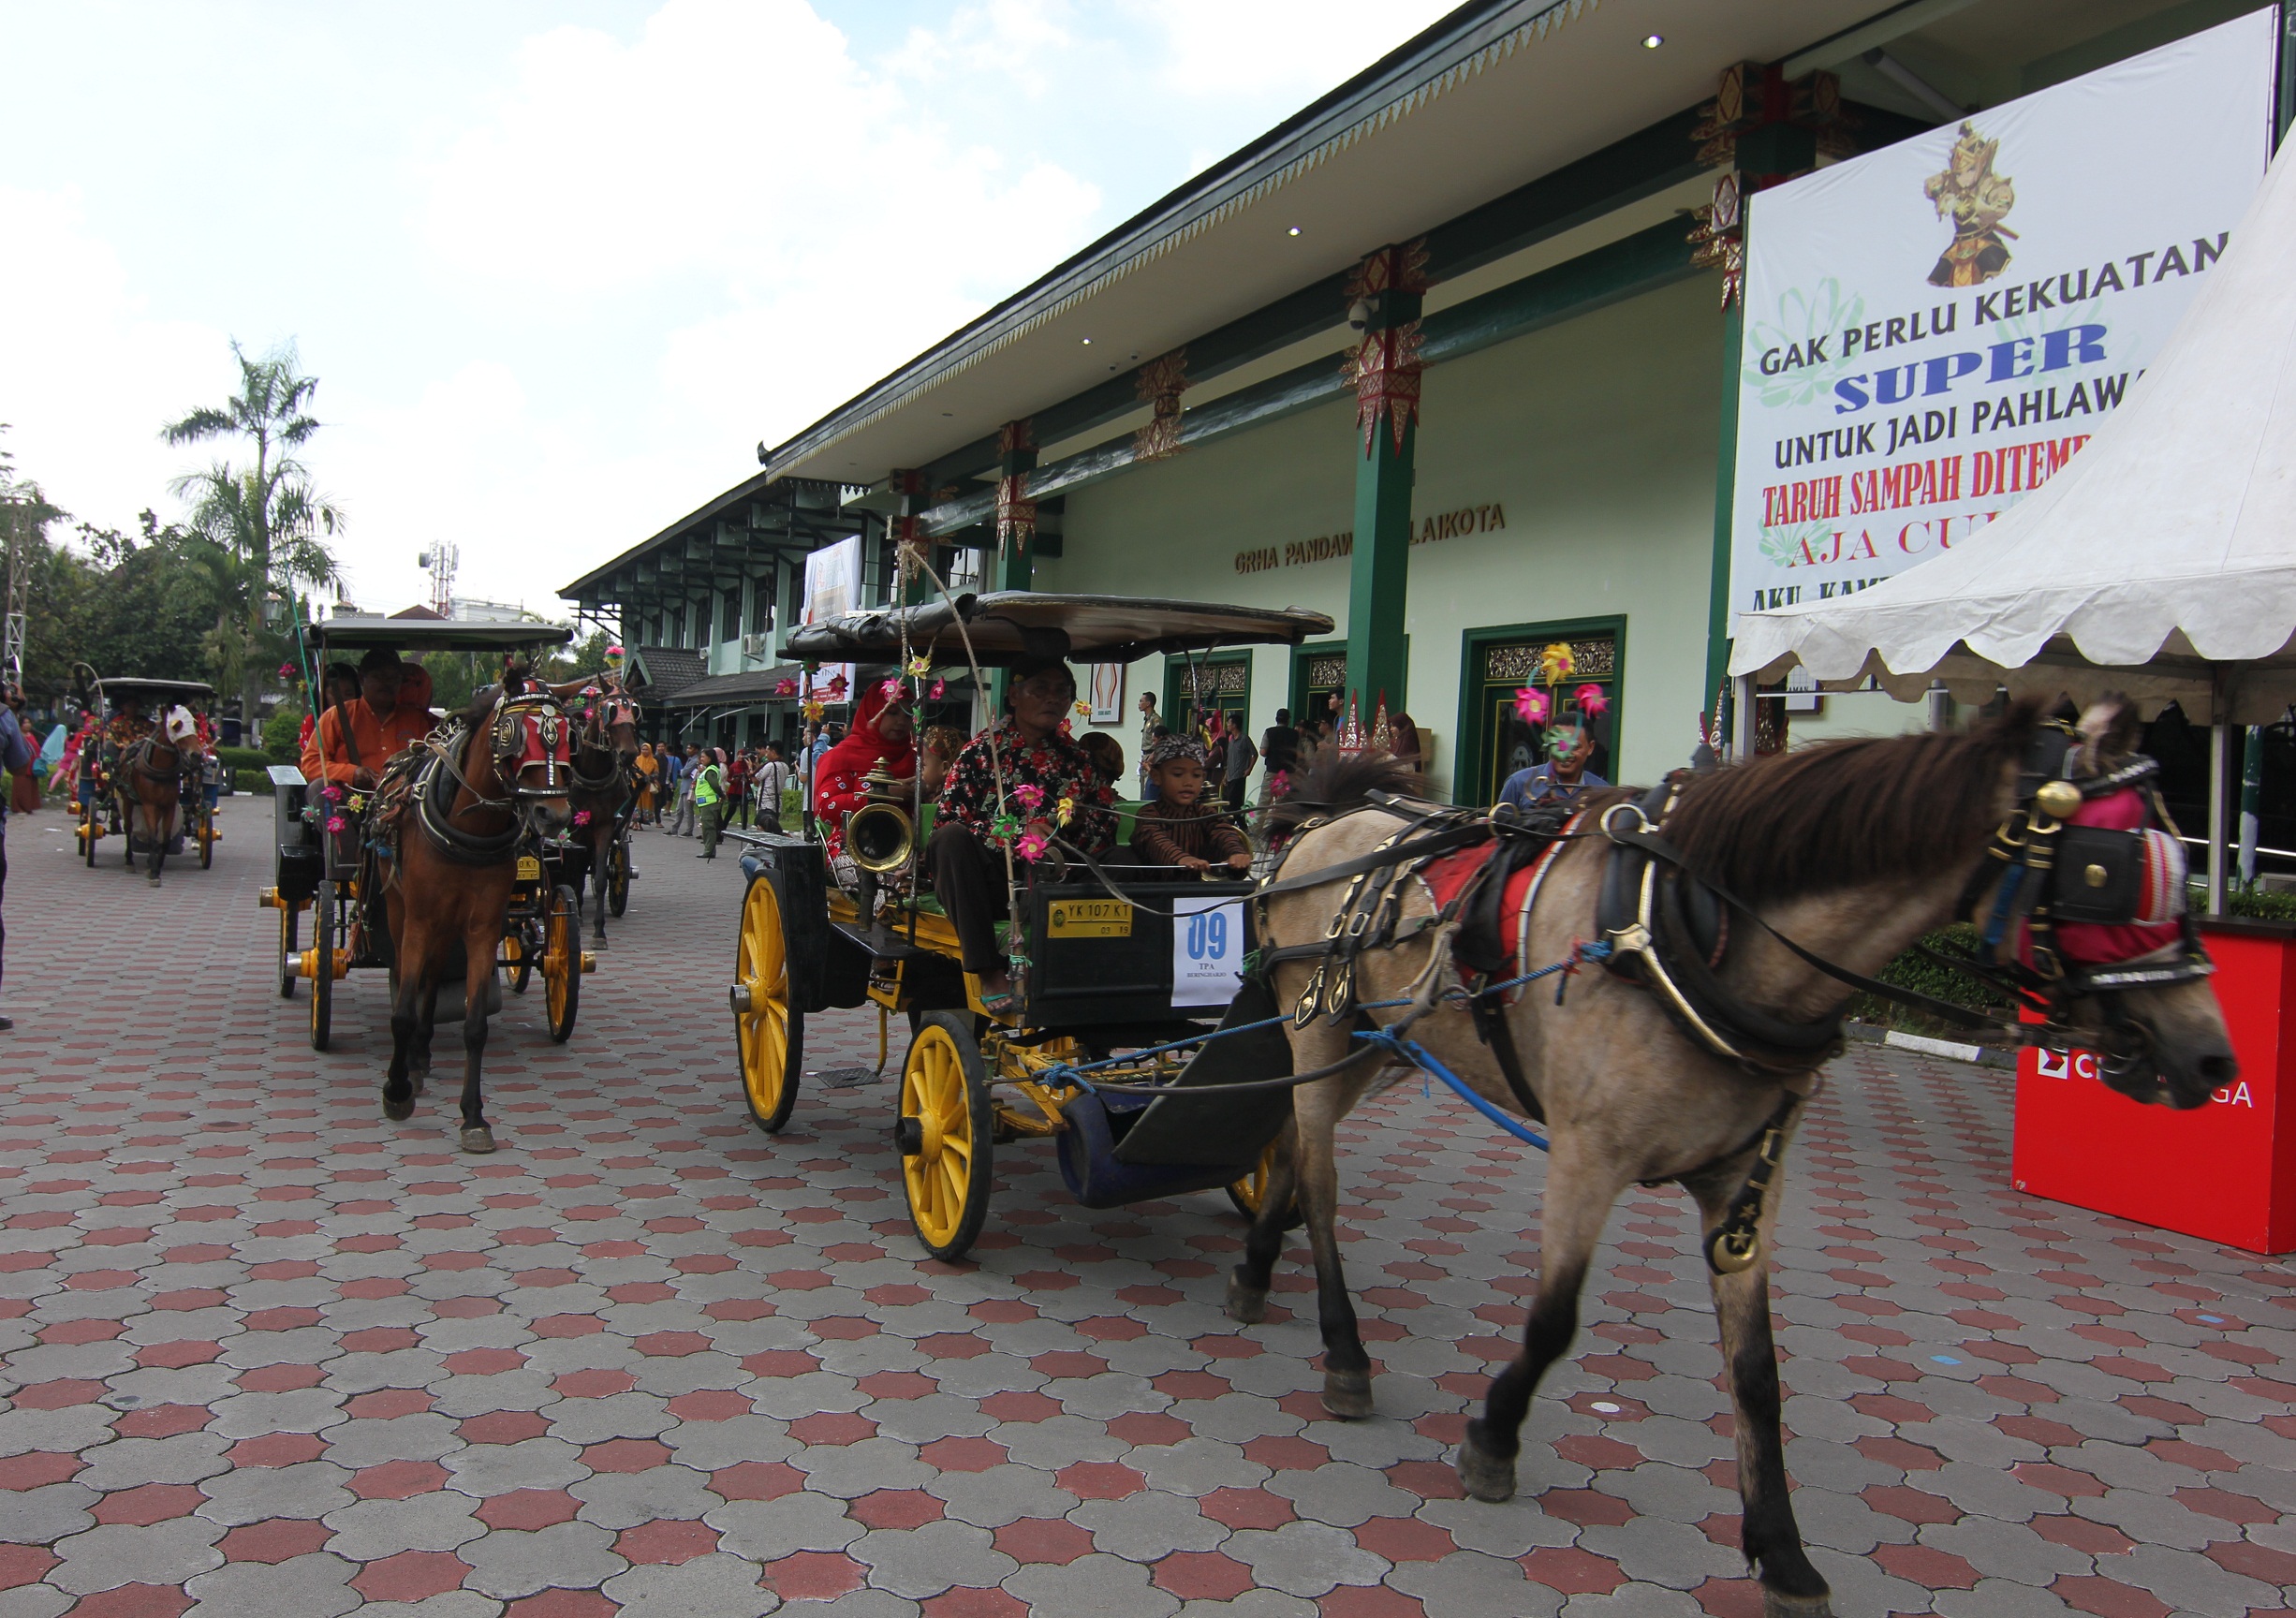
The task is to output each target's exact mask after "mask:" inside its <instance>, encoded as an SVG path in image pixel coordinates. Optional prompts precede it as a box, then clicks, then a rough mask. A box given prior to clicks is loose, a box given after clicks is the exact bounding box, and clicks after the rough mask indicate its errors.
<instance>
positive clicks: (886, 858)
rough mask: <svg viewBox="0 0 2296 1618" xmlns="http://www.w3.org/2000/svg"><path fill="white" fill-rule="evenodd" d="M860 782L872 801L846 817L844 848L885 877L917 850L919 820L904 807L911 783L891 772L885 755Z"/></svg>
mask: <svg viewBox="0 0 2296 1618" xmlns="http://www.w3.org/2000/svg"><path fill="white" fill-rule="evenodd" d="M861 782H862V785H863V786H864V787H867V788H868V792H869V801H868V802H866V803H863V804H862V805H861V807H860V808H858V809H856V810H854V811H853V813H852V814H850V815H848V816H846V823H845V851H846V853H847V854H848V855H850V856H852V859H853V863H854V864H856V865H858V866H860V867H861V869H862V870H864V871H867V872H870V873H872V874H874V875H879V876H882V875H885V874H886V873H887V872H889V871H898V870H899V869H900V868H901V867H902V866H904V865H906V864H907V863H908V862H909V857H910V856H911V855H912V854H914V853H915V852H916V851H917V822H916V821H914V820H913V819H911V818H910V817H909V812H908V811H907V810H906V809H905V808H903V807H902V806H901V800H902V799H903V798H904V797H905V795H906V788H907V787H908V785H909V784H908V783H907V782H905V781H904V780H902V779H901V778H900V777H899V776H897V775H890V774H888V773H887V772H886V770H885V760H884V759H882V758H880V759H878V760H877V761H876V764H875V765H874V766H872V767H871V769H870V771H869V773H868V774H867V775H865V776H863V777H862V778H861Z"/></svg>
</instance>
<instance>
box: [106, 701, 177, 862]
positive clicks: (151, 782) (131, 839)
mask: <svg viewBox="0 0 2296 1618" xmlns="http://www.w3.org/2000/svg"><path fill="white" fill-rule="evenodd" d="M111 781H112V787H111V789H112V791H113V792H114V793H115V794H116V795H117V797H118V799H119V805H120V830H121V831H123V832H124V833H125V836H126V842H127V868H128V869H129V870H130V871H133V870H134V869H135V868H136V846H137V844H138V842H139V840H140V841H141V843H142V845H143V846H144V849H145V851H146V853H147V854H148V856H149V858H148V860H147V862H146V864H145V867H144V875H145V879H146V880H148V881H149V882H150V883H151V884H152V886H153V887H155V888H156V887H158V886H159V870H160V867H161V866H163V865H165V864H166V863H167V862H168V845H169V844H170V843H172V842H174V841H175V823H176V816H177V814H178V812H179V811H180V809H181V808H182V805H183V792H184V753H183V750H182V749H181V748H179V747H178V746H177V745H176V744H175V743H174V742H173V741H171V740H170V739H169V736H168V732H167V728H166V727H165V726H164V725H163V726H160V727H156V728H154V729H153V730H152V731H151V732H150V733H149V734H148V735H144V736H141V737H139V738H138V739H137V740H135V741H133V742H131V743H128V744H127V745H126V746H125V747H124V748H122V749H121V751H120V764H119V768H118V770H117V771H116V772H114V773H113V775H112V777H111Z"/></svg>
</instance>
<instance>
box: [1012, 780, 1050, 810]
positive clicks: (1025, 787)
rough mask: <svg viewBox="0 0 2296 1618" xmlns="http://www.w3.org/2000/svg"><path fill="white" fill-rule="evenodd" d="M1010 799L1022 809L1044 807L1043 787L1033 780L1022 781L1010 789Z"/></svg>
mask: <svg viewBox="0 0 2296 1618" xmlns="http://www.w3.org/2000/svg"><path fill="white" fill-rule="evenodd" d="M1012 801H1013V802H1015V803H1018V804H1019V805H1020V806H1021V807H1022V808H1023V809H1041V808H1043V807H1044V788H1043V787H1039V786H1038V785H1037V784H1036V783H1035V782H1034V781H1023V782H1022V783H1021V784H1020V785H1019V786H1017V787H1014V788H1013V789H1012Z"/></svg>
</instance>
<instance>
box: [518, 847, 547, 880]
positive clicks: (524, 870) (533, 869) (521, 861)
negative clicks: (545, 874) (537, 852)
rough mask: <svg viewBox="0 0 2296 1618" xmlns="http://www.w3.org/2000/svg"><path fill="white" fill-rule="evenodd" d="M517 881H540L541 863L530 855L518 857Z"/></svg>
mask: <svg viewBox="0 0 2296 1618" xmlns="http://www.w3.org/2000/svg"><path fill="white" fill-rule="evenodd" d="M518 879H519V880H520V881H521V882H539V881H541V880H542V861H541V860H537V859H536V858H535V857H534V856H533V855H531V854H522V855H520V856H519V857H518Z"/></svg>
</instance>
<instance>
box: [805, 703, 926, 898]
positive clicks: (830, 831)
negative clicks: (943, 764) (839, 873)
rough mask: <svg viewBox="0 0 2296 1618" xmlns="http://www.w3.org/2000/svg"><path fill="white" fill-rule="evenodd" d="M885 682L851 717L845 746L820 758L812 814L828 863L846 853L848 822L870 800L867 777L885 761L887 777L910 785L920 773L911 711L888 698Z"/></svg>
mask: <svg viewBox="0 0 2296 1618" xmlns="http://www.w3.org/2000/svg"><path fill="white" fill-rule="evenodd" d="M887 684H892V682H890V681H887V682H884V683H882V684H876V685H872V686H870V687H869V690H868V692H867V694H866V695H864V696H863V697H862V698H861V705H860V706H859V707H857V708H856V709H854V711H853V728H852V729H850V730H848V731H846V734H845V740H844V741H842V742H840V743H837V745H835V746H834V747H832V748H831V749H830V750H829V751H828V752H826V753H824V754H822V755H821V765H820V768H819V769H818V770H817V771H815V772H814V780H815V785H814V792H813V814H814V818H815V819H816V820H817V821H818V822H820V826H821V841H822V843H823V844H824V845H826V846H828V849H829V852H830V857H831V858H832V859H834V858H836V856H837V855H839V854H841V853H843V852H844V850H845V817H846V816H847V815H849V814H851V813H852V812H853V811H854V810H856V809H858V808H860V807H861V805H862V804H863V803H865V802H868V800H869V788H868V786H867V785H866V782H865V780H864V777H866V776H867V775H868V773H869V772H870V771H871V770H873V769H874V768H876V763H877V760H878V759H880V758H881V759H883V760H884V761H885V772H886V773H887V774H889V775H893V776H897V777H899V778H900V779H902V780H906V779H908V778H909V777H910V776H912V775H914V774H916V773H917V748H916V745H915V738H916V731H917V722H916V719H915V718H914V716H912V715H911V714H910V713H909V710H908V705H907V703H906V702H905V701H904V700H903V699H901V698H899V697H897V696H888V695H887V694H886V690H885V686H886V685H887Z"/></svg>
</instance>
